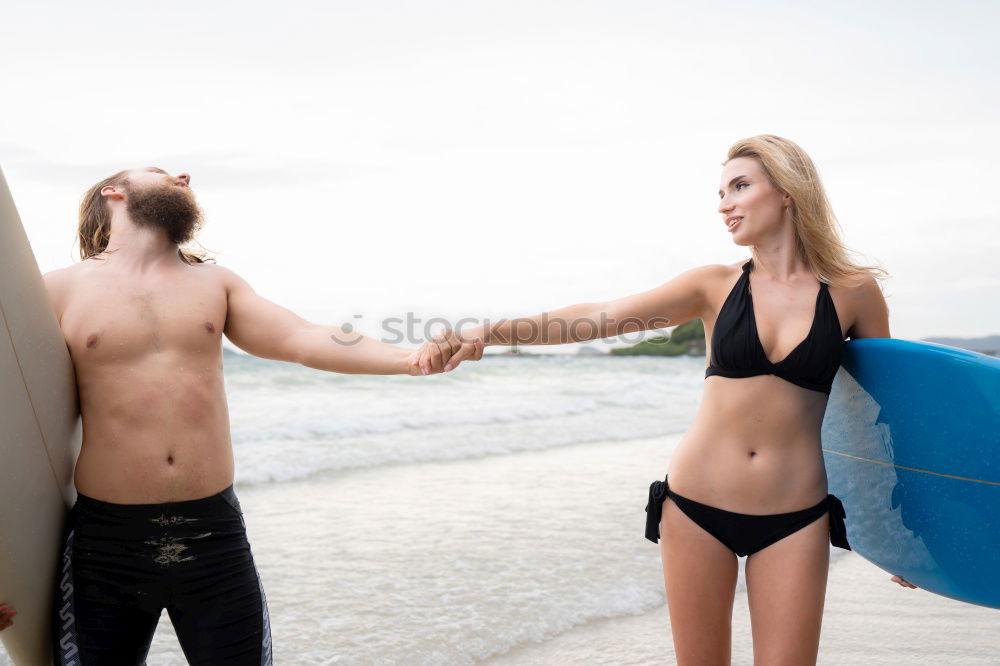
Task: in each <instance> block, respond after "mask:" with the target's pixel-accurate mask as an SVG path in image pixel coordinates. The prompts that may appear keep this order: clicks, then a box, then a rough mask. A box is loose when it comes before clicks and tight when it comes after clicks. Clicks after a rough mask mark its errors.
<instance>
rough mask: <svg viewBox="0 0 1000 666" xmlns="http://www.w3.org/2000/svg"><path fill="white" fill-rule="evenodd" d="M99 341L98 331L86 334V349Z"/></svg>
mask: <svg viewBox="0 0 1000 666" xmlns="http://www.w3.org/2000/svg"><path fill="white" fill-rule="evenodd" d="M100 342H101V334H100V333H91V334H90V335H88V336H87V349H93V348H94V347H96V346H97V345H98V344H99V343H100Z"/></svg>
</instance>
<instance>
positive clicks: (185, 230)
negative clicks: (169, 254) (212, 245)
mask: <svg viewBox="0 0 1000 666" xmlns="http://www.w3.org/2000/svg"><path fill="white" fill-rule="evenodd" d="M125 191H126V193H127V195H128V196H127V202H126V205H125V210H126V212H127V213H128V215H129V217H130V218H132V221H133V222H135V225H136V226H137V227H146V228H151V229H162V230H163V231H164V233H166V234H167V238H168V239H169V240H170V242H171V243H176V244H177V245H182V244H184V243H186V242H188V241H189V240H191V239H192V238H194V235H195V232H197V231H198V230H199V229H200V228H201V225H202V221H203V219H204V214H203V213H202V210H201V208H200V207H199V206H198V203H197V202H196V201H195V199H194V192H192V191H191V189H190V188H188V187H181V186H180V185H168V184H164V185H146V186H143V187H135V186H133V185H131V184H129V185H127V186H126V190H125Z"/></svg>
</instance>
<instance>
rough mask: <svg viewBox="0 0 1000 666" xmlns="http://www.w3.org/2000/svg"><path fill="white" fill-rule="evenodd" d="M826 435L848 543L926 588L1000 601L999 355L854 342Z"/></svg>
mask: <svg viewBox="0 0 1000 666" xmlns="http://www.w3.org/2000/svg"><path fill="white" fill-rule="evenodd" d="M822 442H823V456H824V459H825V461H826V469H827V476H828V478H829V485H830V492H831V493H833V494H834V495H837V496H838V497H839V498H840V499H841V500H842V501H843V503H844V508H845V510H846V512H847V520H846V523H847V538H848V541H849V542H850V544H851V548H853V549H854V550H855V551H856V552H857V553H858V554H860V555H861V556H862V557H864V558H865V559H867V560H869V561H870V562H872V563H874V564H875V565H876V566H878V567H880V568H881V569H884V570H885V571H887V572H889V573H892V574H898V575H900V576H902V577H903V578H904V579H906V580H908V581H910V582H911V583H913V584H914V585H917V586H918V587H921V588H923V589H925V590H928V591H930V592H934V593H936V594H940V595H942V596H945V597H950V598H952V599H958V600H960V601H966V602H969V603H973V604H978V605H982V606H988V607H991V608H1000V359H997V358H993V357H990V356H986V355H985V354H979V353H976V352H971V351H966V350H963V349H956V348H954V347H948V346H945V345H939V344H932V343H924V342H912V341H909V340H896V339H891V338H867V339H861V340H851V341H849V342H847V343H846V344H845V348H844V359H843V364H842V366H841V368H840V370H839V371H838V373H837V377H836V379H835V380H834V384H833V388H832V390H831V392H830V400H829V403H828V404H827V410H826V416H825V418H824V420H823V429H822Z"/></svg>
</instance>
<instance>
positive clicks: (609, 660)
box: [484, 552, 1000, 666]
mask: <svg viewBox="0 0 1000 666" xmlns="http://www.w3.org/2000/svg"><path fill="white" fill-rule="evenodd" d="M744 561H745V560H744ZM741 564H742V563H741ZM889 578H890V575H889V574H887V573H886V572H884V571H882V570H881V569H879V568H877V567H876V566H874V565H873V564H871V563H870V562H868V561H867V560H865V559H863V558H862V557H861V556H859V555H857V554H855V553H853V552H845V553H844V555H843V556H842V557H839V558H838V559H837V560H836V561H834V562H833V563H832V566H831V568H830V579H829V583H828V585H827V596H826V606H825V613H824V619H823V634H822V637H821V640H820V650H819V660H818V663H819V664H823V665H829V666H834V665H836V666H846V665H852V664H859V665H861V664H864V665H866V666H867V665H871V666H879V665H881V664H886V665H888V664H892V665H894V666H897V665H898V666H902V665H909V664H912V665H917V664H921V665H924V664H934V665H938V664H941V665H945V664H947V665H948V666H959V665H964V664H992V665H996V664H1000V611H998V610H995V609H991V608H984V607H982V606H974V605H972V604H966V603H961V602H958V601H955V600H952V599H947V598H945V597H941V596H938V595H935V594H931V593H929V592H926V591H924V590H919V589H918V590H913V589H909V588H903V587H901V586H899V585H897V584H896V583H893V582H891V581H890V580H889ZM484 663H486V664H489V665H490V666H513V665H515V664H517V665H526V664H545V665H547V666H549V665H555V664H615V665H620V666H628V665H630V664H637V665H638V664H642V665H644V666H646V665H648V664H651V663H656V664H676V663H677V662H676V660H675V659H674V654H673V644H672V642H671V639H670V621H669V617H668V614H667V608H666V606H660V607H659V608H656V609H654V610H652V611H650V612H648V613H645V614H643V615H639V616H634V617H626V618H616V619H612V620H603V621H600V622H593V623H590V624H587V625H584V626H582V627H578V628H576V629H573V630H571V631H568V632H566V633H564V634H562V635H560V636H557V637H556V638H554V639H552V640H550V641H547V642H545V643H542V644H540V645H534V646H527V647H521V648H518V649H515V650H512V651H511V652H509V653H507V654H506V655H503V656H501V657H497V658H494V659H491V660H488V661H486V662H484ZM732 663H733V664H734V665H736V666H743V665H746V666H750V665H752V664H753V645H752V641H751V635H750V613H749V610H748V608H747V605H746V595H745V594H744V593H742V592H740V593H738V594H737V597H736V604H735V609H734V611H733V658H732Z"/></svg>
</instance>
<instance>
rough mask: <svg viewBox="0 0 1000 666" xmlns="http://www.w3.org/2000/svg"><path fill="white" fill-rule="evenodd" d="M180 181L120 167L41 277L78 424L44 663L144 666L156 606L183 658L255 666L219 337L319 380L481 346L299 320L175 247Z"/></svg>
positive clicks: (460, 356)
mask: <svg viewBox="0 0 1000 666" xmlns="http://www.w3.org/2000/svg"><path fill="white" fill-rule="evenodd" d="M190 181H191V178H190V176H189V175H188V174H185V173H181V174H179V175H177V176H172V175H170V174H169V173H167V172H166V171H164V170H162V169H159V168H156V167H147V168H139V169H130V170H126V171H121V172H119V173H117V174H115V175H113V176H111V177H110V178H107V179H105V180H103V181H101V182H99V183H97V184H96V185H94V186H93V187H91V188H90V190H89V191H88V192H87V193H86V194H85V195H84V197H83V200H82V202H81V206H80V223H79V229H78V235H79V242H80V254H81V259H82V261H80V262H79V263H76V264H73V265H71V266H69V267H67V268H62V269H59V270H55V271H52V272H50V273H47V274H45V276H44V279H45V284H46V287H47V289H48V292H49V297H50V299H51V303H52V307H53V309H54V310H55V313H56V317H57V319H58V321H59V325H60V327H61V329H62V332H63V336H64V338H65V340H66V344H67V346H68V348H69V351H70V356H71V357H72V359H73V365H74V367H75V370H76V379H77V387H78V390H79V400H80V411H81V416H82V420H83V443H82V447H81V451H80V457H79V460H78V462H77V465H76V471H75V476H74V481H75V485H76V489H77V491H78V499H77V501H76V503H75V504H74V506H73V508H72V510H71V512H70V516H69V520H68V522H67V526H66V532H65V542H64V544H63V549H62V554H61V557H60V563H59V572H58V575H57V580H56V583H57V585H56V593H55V595H56V603H55V612H54V614H53V629H54V635H53V640H54V644H53V648H54V653H55V658H56V663H57V664H80V663H82V664H142V663H143V662H144V660H145V657H146V654H147V652H148V650H149V645H150V642H151V640H152V637H153V633H154V630H155V628H156V624H157V621H158V619H159V616H160V613H161V612H162V610H163V609H164V608H166V609H167V612H168V613H169V615H170V619H171V621H172V622H173V625H174V628H175V629H176V632H177V637H178V639H179V641H180V644H181V647H182V649H183V650H184V654H185V655H186V656H187V659H188V661H189V662H190V663H192V664H269V663H271V636H270V628H269V623H268V617H267V604H266V601H265V598H264V591H263V588H262V586H261V583H260V578H259V576H258V575H257V570H256V568H255V567H254V562H253V557H252V556H251V552H250V546H249V543H248V542H247V538H246V530H245V524H244V522H243V515H242V512H241V510H240V505H239V502H238V500H237V498H236V495H235V493H234V492H233V478H234V463H233V449H232V442H231V439H230V428H229V415H228V409H227V405H226V395H225V391H224V388H223V373H222V336H223V335H225V336H226V337H228V338H229V339H230V340H231V341H232V342H233V343H234V344H235V345H236V346H237V347H240V348H241V349H243V350H245V351H246V352H248V353H250V354H253V355H255V356H260V357H262V358H268V359H278V360H283V361H290V362H294V363H299V364H302V365H305V366H308V367H311V368H317V369H320V370H327V371H331V372H344V373H364V374H410V375H419V374H432V373H437V372H442V371H443V369H445V364H446V363H447V364H448V367H449V368H453V367H455V366H457V365H458V364H459V363H460V362H462V361H463V360H467V359H473V360H475V359H479V358H481V357H482V352H483V347H482V343H481V341H477V342H474V343H459V342H453V343H450V344H449V343H434V342H429V343H427V344H426V345H425V346H424V347H422V348H421V349H419V350H416V351H414V350H406V349H401V348H399V347H395V346H392V345H388V344H384V343H381V342H378V341H376V340H373V339H370V338H366V337H364V336H362V335H360V334H358V333H356V332H350V331H347V330H345V329H344V328H341V327H331V326H321V325H317V324H313V323H311V322H308V321H306V320H304V319H302V318H301V317H299V316H298V315H296V314H295V313H293V312H291V311H290V310H287V309H285V308H284V307H281V306H280V305H277V304H275V303H272V302H270V301H268V300H266V299H264V298H262V297H261V296H259V295H257V294H256V293H255V292H254V290H253V289H252V288H251V287H250V285H249V284H247V282H246V281H245V280H243V279H242V278H241V277H240V276H238V275H237V274H236V273H234V272H233V271H231V270H228V269H226V268H223V267H222V266H219V265H217V264H215V263H211V262H209V261H207V260H206V258H205V257H204V256H203V255H200V254H198V253H195V252H191V251H188V250H185V249H182V248H181V247H180V245H183V244H184V243H187V242H188V241H190V240H191V239H192V238H193V237H194V234H195V232H196V231H197V230H198V229H199V228H200V227H201V225H202V220H203V215H202V211H201V209H200V207H199V206H198V204H197V202H196V200H195V197H194V193H193V192H192V190H191V188H190Z"/></svg>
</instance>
